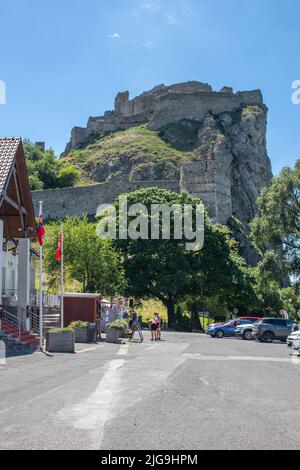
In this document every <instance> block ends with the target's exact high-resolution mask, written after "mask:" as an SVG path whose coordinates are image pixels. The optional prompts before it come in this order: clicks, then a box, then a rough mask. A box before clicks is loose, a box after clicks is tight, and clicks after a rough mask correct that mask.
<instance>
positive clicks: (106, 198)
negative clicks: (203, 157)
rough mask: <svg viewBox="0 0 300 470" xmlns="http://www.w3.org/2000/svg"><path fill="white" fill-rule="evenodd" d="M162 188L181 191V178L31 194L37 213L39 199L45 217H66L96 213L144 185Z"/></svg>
mask: <svg viewBox="0 0 300 470" xmlns="http://www.w3.org/2000/svg"><path fill="white" fill-rule="evenodd" d="M152 187H155V188H160V189H167V190H169V191H174V192H177V193H179V192H180V184H179V181H154V182H151V181H148V182H129V181H128V182H126V181H115V180H114V181H112V182H110V183H100V184H95V185H92V186H83V187H79V188H64V189H49V190H45V191H34V192H33V193H32V199H33V205H34V210H35V213H36V214H38V211H39V201H43V203H44V204H43V207H44V209H43V211H44V212H43V214H44V218H45V220H47V219H48V220H49V219H63V218H65V217H68V216H74V215H76V216H79V217H82V216H83V214H85V213H86V214H88V215H89V216H94V215H95V214H96V212H97V208H98V207H99V206H100V205H101V204H111V203H113V202H114V201H115V199H116V198H117V197H118V196H120V195H121V194H123V193H129V192H133V191H136V190H138V189H141V188H152Z"/></svg>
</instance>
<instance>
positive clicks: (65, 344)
mask: <svg viewBox="0 0 300 470" xmlns="http://www.w3.org/2000/svg"><path fill="white" fill-rule="evenodd" d="M46 344H47V351H48V352H52V353H74V352H75V331H74V330H73V328H70V327H68V328H57V329H53V330H50V331H48V333H47V335H46Z"/></svg>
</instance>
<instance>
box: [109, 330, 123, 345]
mask: <svg viewBox="0 0 300 470" xmlns="http://www.w3.org/2000/svg"><path fill="white" fill-rule="evenodd" d="M121 334H122V331H121V330H116V329H114V328H107V331H106V342H107V343H119V339H120V336H121Z"/></svg>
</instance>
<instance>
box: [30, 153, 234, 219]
mask: <svg viewBox="0 0 300 470" xmlns="http://www.w3.org/2000/svg"><path fill="white" fill-rule="evenodd" d="M152 187H155V188H159V189H166V190H169V191H173V192H176V193H180V192H181V191H186V192H188V193H189V194H190V195H191V196H193V197H195V198H197V199H201V200H202V201H203V202H204V205H205V207H206V209H207V211H208V213H209V215H210V217H211V219H212V221H213V222H214V223H220V224H226V223H227V221H228V219H229V217H230V216H231V215H232V204H231V186H230V162H227V164H225V163H224V162H223V163H222V164H221V163H220V162H217V161H215V160H212V161H204V162H197V163H190V164H184V165H182V168H181V178H180V181H179V180H178V181H153V182H151V181H147V182H145V181H139V182H129V181H127V182H126V181H125V182H124V181H123V180H122V181H117V180H114V181H112V182H107V183H100V184H96V185H92V186H83V187H78V188H64V189H52V190H46V191H34V192H33V193H32V197H33V204H34V209H35V211H36V213H37V212H38V209H39V201H43V203H44V204H43V206H44V217H45V219H63V218H65V217H68V216H79V217H82V216H83V214H85V213H86V214H88V215H89V216H95V215H96V212H97V208H98V207H99V206H100V205H101V204H111V203H113V202H114V201H115V199H116V198H117V197H118V196H120V195H122V194H124V193H130V192H133V191H136V190H138V189H142V188H152Z"/></svg>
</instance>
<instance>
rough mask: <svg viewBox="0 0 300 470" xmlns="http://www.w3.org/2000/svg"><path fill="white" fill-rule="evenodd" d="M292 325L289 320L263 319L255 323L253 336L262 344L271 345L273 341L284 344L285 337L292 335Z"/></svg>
mask: <svg viewBox="0 0 300 470" xmlns="http://www.w3.org/2000/svg"><path fill="white" fill-rule="evenodd" d="M293 328H294V324H293V322H292V321H291V320H284V319H282V318H263V319H262V320H261V321H259V322H257V323H255V325H254V327H253V336H254V338H256V339H258V340H259V341H261V342H262V343H273V341H275V340H279V341H282V342H283V343H285V342H286V340H287V337H288V336H289V335H290V334H291V333H292V331H293Z"/></svg>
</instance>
